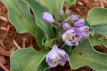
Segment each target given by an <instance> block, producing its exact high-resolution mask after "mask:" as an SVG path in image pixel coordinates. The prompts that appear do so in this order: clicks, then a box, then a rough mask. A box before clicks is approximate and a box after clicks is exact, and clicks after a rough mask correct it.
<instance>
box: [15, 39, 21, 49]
mask: <svg viewBox="0 0 107 71" xmlns="http://www.w3.org/2000/svg"><path fill="white" fill-rule="evenodd" d="M13 43H14V45H15V46H16V47H17V48H18V49H21V47H20V46H19V45H18V44H17V42H16V41H15V40H13Z"/></svg>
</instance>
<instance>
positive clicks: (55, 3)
mask: <svg viewBox="0 0 107 71" xmlns="http://www.w3.org/2000/svg"><path fill="white" fill-rule="evenodd" d="M39 1H40V2H41V3H43V4H44V5H45V6H47V7H48V8H50V10H51V11H52V13H53V14H54V16H55V19H56V20H57V21H58V20H59V18H60V16H59V10H60V9H63V5H64V1H65V0H39Z"/></svg>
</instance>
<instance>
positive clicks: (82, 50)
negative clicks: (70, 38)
mask: <svg viewBox="0 0 107 71" xmlns="http://www.w3.org/2000/svg"><path fill="white" fill-rule="evenodd" d="M70 59H71V60H70V64H71V66H72V68H74V69H77V68H80V67H82V66H84V65H88V66H90V67H92V68H94V69H95V70H99V71H100V70H107V54H101V53H98V52H96V51H95V50H94V49H93V48H92V46H91V45H90V42H89V41H88V40H84V41H83V42H81V43H80V45H78V46H77V48H75V49H74V50H73V51H72V53H71V55H70Z"/></svg>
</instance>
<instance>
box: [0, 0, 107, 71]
mask: <svg viewBox="0 0 107 71" xmlns="http://www.w3.org/2000/svg"><path fill="white" fill-rule="evenodd" d="M93 7H102V8H107V0H77V3H76V4H75V5H73V6H71V7H70V9H71V10H72V11H73V12H74V13H75V14H78V15H80V16H84V17H86V16H87V12H88V11H89V10H90V9H91V8H93ZM7 14H8V13H7V9H6V7H5V6H4V5H3V3H2V2H1V0H0V67H1V68H0V71H10V55H11V54H12V53H13V52H14V51H15V50H17V49H20V48H26V47H34V48H35V49H39V48H37V47H38V46H37V45H36V40H35V39H34V37H32V36H31V35H30V34H28V33H24V34H19V33H17V31H16V29H15V27H14V26H13V25H12V24H11V23H10V22H9V21H8V19H7ZM95 48H96V50H98V51H100V52H103V53H107V49H106V48H104V47H102V48H100V49H98V48H97V47H95ZM51 71H94V70H93V69H91V68H90V67H87V66H84V67H81V68H79V69H77V70H73V69H71V68H70V66H69V63H68V62H67V63H66V65H65V66H64V67H62V66H57V67H56V68H52V69H51Z"/></svg>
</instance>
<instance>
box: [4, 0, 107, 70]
mask: <svg viewBox="0 0 107 71" xmlns="http://www.w3.org/2000/svg"><path fill="white" fill-rule="evenodd" d="M2 2H3V3H4V4H5V6H6V7H7V9H8V19H9V21H10V22H11V23H12V24H13V25H14V26H15V28H16V30H17V31H18V32H19V33H25V32H28V33H29V34H31V35H32V36H33V37H35V40H36V41H37V45H38V46H39V48H41V50H40V51H37V50H35V49H33V48H25V49H20V50H16V51H15V52H14V53H13V54H12V55H11V57H10V62H11V68H10V69H11V71H49V69H50V68H53V67H56V66H58V65H61V66H64V65H65V64H66V62H67V61H68V62H69V64H70V66H71V68H73V69H77V68H80V67H82V66H90V67H91V68H93V69H94V70H98V71H102V70H105V71H106V70H107V54H105V53H101V52H98V51H96V50H95V49H94V48H93V47H94V46H96V45H104V46H105V48H106V46H107V39H106V38H102V39H100V37H101V36H104V37H106V35H107V9H104V8H97V7H95V8H93V9H91V10H90V11H89V12H88V16H87V18H84V17H81V16H78V15H76V14H74V13H73V12H71V11H70V10H69V9H68V8H69V7H70V6H71V5H73V4H75V2H76V0H2ZM64 5H66V6H67V7H68V8H67V9H66V8H65V9H64V10H63V8H64ZM81 11H82V10H81ZM98 48H99V47H98Z"/></svg>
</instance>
